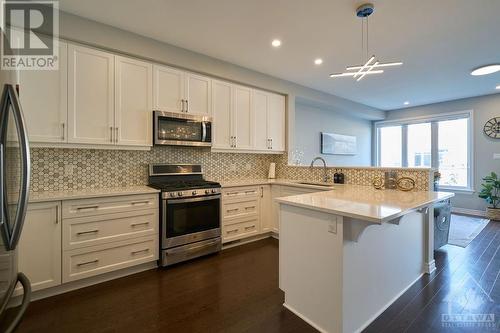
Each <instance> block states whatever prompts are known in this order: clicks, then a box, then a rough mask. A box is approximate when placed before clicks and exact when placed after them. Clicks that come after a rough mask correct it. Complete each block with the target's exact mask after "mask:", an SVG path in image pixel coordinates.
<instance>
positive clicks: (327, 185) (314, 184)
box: [299, 182, 335, 187]
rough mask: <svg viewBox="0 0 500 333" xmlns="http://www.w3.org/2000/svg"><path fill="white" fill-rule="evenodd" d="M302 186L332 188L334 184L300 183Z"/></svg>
mask: <svg viewBox="0 0 500 333" xmlns="http://www.w3.org/2000/svg"><path fill="white" fill-rule="evenodd" d="M299 184H302V185H313V186H324V187H333V186H335V185H334V184H331V183H313V182H300V183H299Z"/></svg>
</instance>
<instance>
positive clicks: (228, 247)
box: [222, 232, 272, 250]
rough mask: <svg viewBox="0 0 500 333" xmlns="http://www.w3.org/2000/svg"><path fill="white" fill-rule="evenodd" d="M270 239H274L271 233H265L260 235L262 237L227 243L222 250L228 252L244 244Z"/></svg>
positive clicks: (257, 236)
mask: <svg viewBox="0 0 500 333" xmlns="http://www.w3.org/2000/svg"><path fill="white" fill-rule="evenodd" d="M269 237H272V235H271V233H269V232H267V233H264V234H260V235H256V236H252V237H248V238H242V239H238V240H235V241H231V242H227V243H225V244H222V250H227V249H230V248H232V247H235V246H240V245H243V244H248V243H252V242H256V241H259V240H262V239H266V238H269Z"/></svg>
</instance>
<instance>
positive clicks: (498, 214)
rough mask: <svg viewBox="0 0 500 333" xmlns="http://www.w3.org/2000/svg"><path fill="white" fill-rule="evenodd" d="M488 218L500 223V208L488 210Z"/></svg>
mask: <svg viewBox="0 0 500 333" xmlns="http://www.w3.org/2000/svg"><path fill="white" fill-rule="evenodd" d="M486 217H487V218H489V219H490V220H495V221H500V208H489V207H488V208H486Z"/></svg>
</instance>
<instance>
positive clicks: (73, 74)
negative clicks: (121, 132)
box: [68, 45, 114, 144]
mask: <svg viewBox="0 0 500 333" xmlns="http://www.w3.org/2000/svg"><path fill="white" fill-rule="evenodd" d="M68 56H69V59H68V142H70V143H86V144H113V141H114V139H113V135H114V55H113V54H110V53H107V52H102V51H99V50H95V49H91V48H87V47H82V46H76V45H69V47H68Z"/></svg>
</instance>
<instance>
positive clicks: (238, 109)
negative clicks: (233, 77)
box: [233, 85, 253, 149]
mask: <svg viewBox="0 0 500 333" xmlns="http://www.w3.org/2000/svg"><path fill="white" fill-rule="evenodd" d="M251 101H252V90H251V89H250V88H247V87H243V86H236V85H235V86H234V118H233V126H234V131H233V132H234V134H233V135H234V145H233V147H234V148H238V149H252V148H253V133H252V123H253V117H252V104H251Z"/></svg>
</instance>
